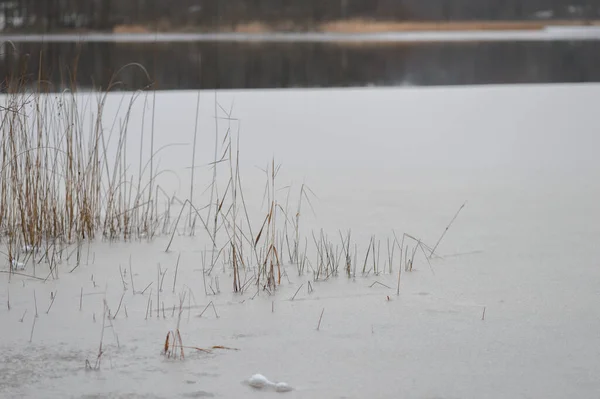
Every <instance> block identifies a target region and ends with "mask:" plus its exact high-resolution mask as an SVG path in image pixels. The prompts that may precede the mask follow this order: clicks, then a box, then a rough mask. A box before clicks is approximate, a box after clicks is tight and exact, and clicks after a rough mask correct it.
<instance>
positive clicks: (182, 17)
mask: <svg viewBox="0 0 600 399" xmlns="http://www.w3.org/2000/svg"><path fill="white" fill-rule="evenodd" d="M599 3H600V1H598V0H0V30H5V31H6V30H11V31H41V32H52V31H60V30H72V29H81V30H86V29H94V30H111V29H112V28H113V27H114V26H116V25H128V24H130V25H144V26H148V27H152V28H158V29H161V30H170V29H174V28H177V29H181V28H182V27H195V28H198V29H200V30H211V29H215V28H221V29H222V28H232V27H235V26H236V25H237V24H240V23H246V22H254V21H260V22H263V23H266V24H278V23H281V22H291V23H292V24H293V25H294V26H296V27H300V28H310V27H311V25H314V24H318V23H321V22H326V21H332V20H339V19H348V18H364V19H375V20H406V21H466V20H534V19H595V18H598V17H599V16H600V4H599Z"/></svg>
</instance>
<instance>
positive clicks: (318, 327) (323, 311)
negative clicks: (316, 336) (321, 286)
mask: <svg viewBox="0 0 600 399" xmlns="http://www.w3.org/2000/svg"><path fill="white" fill-rule="evenodd" d="M323 313H325V308H323V310H322V311H321V316H319V324H317V331H319V329H320V328H321V320H322V319H323Z"/></svg>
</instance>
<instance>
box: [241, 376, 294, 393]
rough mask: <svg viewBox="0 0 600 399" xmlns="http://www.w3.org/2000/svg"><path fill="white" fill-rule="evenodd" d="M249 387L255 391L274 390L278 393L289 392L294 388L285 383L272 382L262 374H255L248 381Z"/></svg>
mask: <svg viewBox="0 0 600 399" xmlns="http://www.w3.org/2000/svg"><path fill="white" fill-rule="evenodd" d="M246 382H247V383H248V385H250V386H251V387H252V388H255V389H272V390H275V391H276V392H289V391H291V390H292V387H291V386H289V385H288V384H287V383H285V382H272V381H269V379H268V378H267V377H265V376H264V375H262V374H254V375H253V376H252V377H250V378H248V380H247V381H246Z"/></svg>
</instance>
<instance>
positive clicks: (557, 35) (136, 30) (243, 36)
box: [0, 21, 600, 44]
mask: <svg viewBox="0 0 600 399" xmlns="http://www.w3.org/2000/svg"><path fill="white" fill-rule="evenodd" d="M260 28H261V26H259V25H238V27H237V28H236V30H229V31H228V30H220V31H217V32H215V31H209V32H202V31H198V30H196V31H190V30H187V29H186V30H182V31H151V30H149V29H146V28H142V27H139V26H138V27H135V26H127V27H124V26H121V27H117V28H116V29H115V30H114V31H113V32H98V31H77V32H62V33H46V34H36V33H14V34H10V33H5V34H4V35H2V38H1V39H0V44H1V43H2V42H14V43H25V42H29V43H32V42H53V43H60V42H64V43H67V42H116V43H136V42H137V43H149V42H163V43H165V42H287V43H294V42H306V43H309V42H325V43H336V42H340V43H358V44H360V43H378V42H380V43H402V42H404V43H413V42H414V43H425V42H502V41H504V42H506V41H549V40H555V41H560V40H580V41H583V40H591V41H600V21H586V22H583V21H552V23H548V22H544V23H541V22H510V21H509V22H448V23H446V22H444V23H425V22H423V23H405V22H401V23H380V22H374V23H372V24H366V23H360V24H359V23H358V22H357V21H342V22H332V23H328V24H324V25H323V26H322V27H321V30H318V31H292V30H287V31H282V30H263V29H260Z"/></svg>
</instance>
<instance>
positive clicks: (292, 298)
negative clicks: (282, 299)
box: [290, 283, 310, 301]
mask: <svg viewBox="0 0 600 399" xmlns="http://www.w3.org/2000/svg"><path fill="white" fill-rule="evenodd" d="M309 284H310V283H309ZM302 287H304V284H301V285H300V287H298V289H297V290H296V293H295V294H294V296H293V297H291V298H290V301H293V300H294V298H296V295H298V292H300V288H302Z"/></svg>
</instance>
